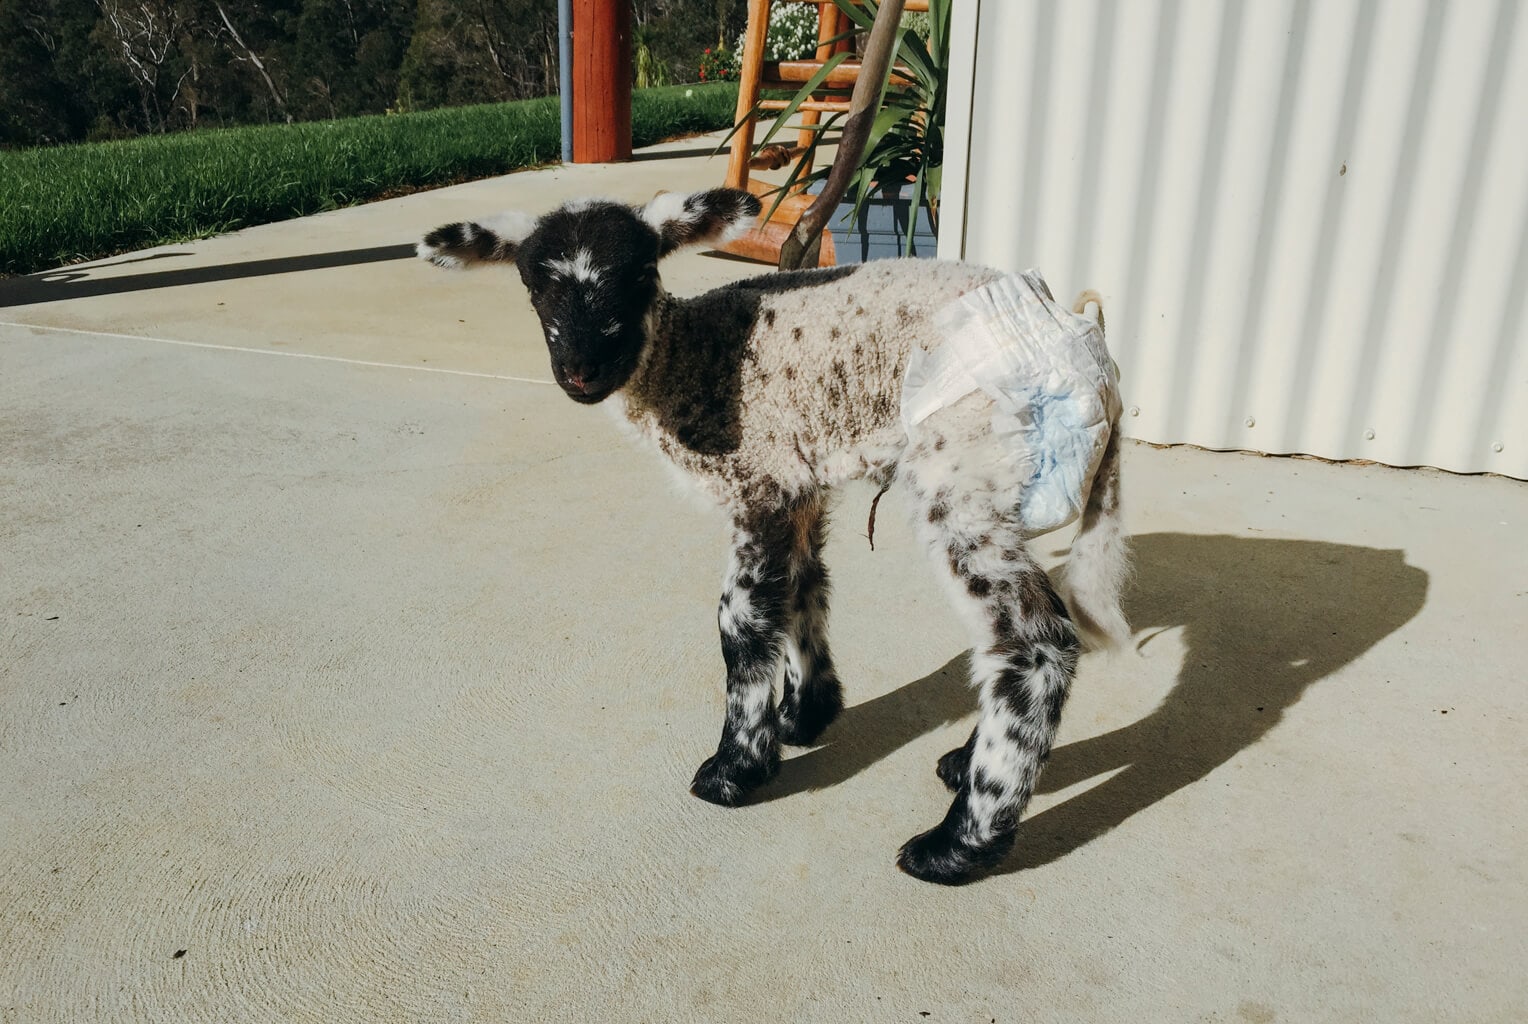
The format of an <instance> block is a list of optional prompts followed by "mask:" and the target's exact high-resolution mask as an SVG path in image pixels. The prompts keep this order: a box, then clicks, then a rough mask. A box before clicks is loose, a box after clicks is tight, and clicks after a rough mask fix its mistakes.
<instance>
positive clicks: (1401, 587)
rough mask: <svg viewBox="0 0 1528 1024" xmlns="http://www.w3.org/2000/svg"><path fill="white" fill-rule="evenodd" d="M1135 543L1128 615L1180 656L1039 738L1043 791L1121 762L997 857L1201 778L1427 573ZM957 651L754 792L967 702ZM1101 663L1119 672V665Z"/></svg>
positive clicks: (1366, 638)
mask: <svg viewBox="0 0 1528 1024" xmlns="http://www.w3.org/2000/svg"><path fill="white" fill-rule="evenodd" d="M1132 548H1133V550H1134V553H1135V560H1136V575H1135V578H1134V580H1133V582H1132V586H1131V588H1130V590H1129V592H1128V594H1127V612H1128V614H1129V617H1130V621H1131V624H1132V625H1133V626H1134V627H1135V629H1136V630H1138V631H1141V632H1142V633H1143V634H1144V636H1145V637H1146V638H1145V639H1144V640H1142V641H1141V643H1142V644H1143V645H1144V644H1147V643H1149V642H1150V639H1151V636H1152V634H1154V633H1156V632H1159V631H1160V630H1163V629H1173V628H1182V629H1184V630H1185V631H1186V640H1187V644H1188V651H1187V653H1186V654H1185V657H1184V663H1183V668H1182V670H1181V672H1180V674H1179V676H1178V681H1177V683H1176V685H1175V686H1174V687H1173V689H1172V691H1171V692H1170V693H1169V694H1168V695H1167V697H1166V698H1165V699H1164V700H1163V701H1162V702H1161V704H1160V705H1159V706H1158V707H1157V708H1156V710H1154V711H1153V712H1152V713H1151V714H1149V715H1147V716H1146V717H1144V718H1142V719H1140V720H1139V721H1136V722H1134V723H1132V724H1130V725H1128V726H1125V727H1123V728H1119V729H1115V730H1113V731H1111V732H1108V733H1105V734H1103V735H1099V736H1094V737H1091V738H1089V739H1086V740H1081V741H1076V742H1073V743H1067V744H1063V745H1061V746H1059V747H1057V748H1056V749H1055V750H1054V751H1052V754H1051V759H1050V763H1049V764H1048V765H1047V766H1046V769H1045V772H1044V773H1043V774H1042V775H1041V777H1040V785H1039V789H1038V792H1040V793H1054V792H1058V791H1060V790H1064V789H1067V788H1070V787H1071V786H1074V785H1077V784H1078V783H1081V782H1085V781H1087V780H1089V779H1093V778H1096V777H1099V776H1103V775H1107V774H1109V773H1110V772H1115V771H1118V770H1119V769H1125V770H1124V771H1122V772H1119V774H1117V775H1114V776H1113V777H1112V778H1109V779H1107V780H1106V781H1105V782H1103V783H1102V784H1100V785H1097V786H1095V787H1094V788H1092V789H1090V790H1088V791H1087V792H1084V793H1081V794H1078V795H1076V796H1073V797H1071V798H1070V799H1068V800H1066V801H1065V802H1064V803H1062V804H1059V805H1057V806H1055V807H1052V808H1050V809H1048V810H1046V811H1044V812H1042V813H1040V814H1038V815H1035V816H1034V817H1032V818H1029V819H1027V820H1026V821H1025V822H1024V824H1023V825H1022V826H1021V827H1020V832H1019V842H1018V845H1017V848H1016V849H1015V852H1014V854H1013V856H1012V857H1011V858H1010V861H1009V865H1008V869H1009V870H1014V871H1017V870H1022V869H1025V868H1033V867H1037V866H1039V865H1041V864H1047V863H1050V862H1051V861H1053V860H1056V859H1057V858H1060V857H1064V856H1066V855H1067V854H1069V853H1071V852H1073V851H1074V850H1077V849H1078V848H1080V847H1082V846H1083V845H1085V844H1086V843H1088V842H1090V841H1091V840H1093V839H1096V838H1097V837H1099V836H1101V835H1103V834H1104V833H1106V832H1108V831H1109V830H1110V829H1113V828H1115V827H1116V826H1118V825H1120V824H1121V823H1122V822H1124V821H1125V820H1127V819H1128V818H1130V817H1131V816H1132V815H1135V814H1137V813H1139V812H1140V811H1143V810H1145V809H1146V808H1148V807H1150V806H1151V805H1152V804H1154V803H1156V802H1157V801H1159V800H1161V799H1163V798H1164V797H1166V796H1168V795H1170V794H1172V793H1175V792H1177V791H1178V790H1180V789H1182V788H1183V787H1184V786H1187V785H1190V784H1192V783H1194V782H1197V781H1199V780H1200V779H1203V778H1204V777H1206V776H1207V775H1209V774H1210V772H1212V771H1214V770H1215V769H1216V768H1218V767H1219V766H1220V765H1222V764H1224V763H1225V762H1227V761H1229V760H1230V759H1231V758H1232V757H1234V756H1235V755H1236V754H1238V753H1239V752H1241V751H1243V750H1245V749H1247V748H1248V747H1250V746H1252V745H1253V744H1254V743H1256V742H1257V741H1258V740H1260V739H1261V738H1262V737H1263V736H1264V735H1265V734H1266V733H1267V732H1268V730H1270V729H1272V728H1273V727H1274V726H1276V725H1277V724H1278V723H1279V722H1280V721H1281V720H1282V719H1283V717H1284V712H1285V711H1286V710H1287V709H1289V708H1290V707H1292V706H1293V705H1294V704H1295V702H1296V701H1298V700H1299V699H1300V698H1301V696H1302V695H1303V694H1304V693H1305V690H1306V688H1307V687H1309V686H1311V685H1312V684H1315V683H1317V682H1319V681H1320V680H1321V679H1322V678H1324V677H1326V676H1328V675H1330V674H1331V673H1333V672H1335V671H1336V670H1338V669H1339V668H1341V667H1342V666H1344V665H1347V664H1349V663H1351V662H1352V661H1354V660H1355V659H1357V658H1358V657H1360V656H1361V655H1362V654H1363V653H1364V652H1365V651H1367V650H1369V649H1370V648H1372V647H1373V646H1374V645H1375V644H1376V643H1378V642H1379V641H1380V640H1383V639H1384V638H1385V637H1386V636H1388V635H1390V634H1391V633H1393V632H1395V631H1396V630H1397V629H1400V628H1401V627H1402V626H1403V625H1405V623H1406V622H1407V621H1409V620H1410V619H1411V618H1412V617H1413V616H1415V615H1416V614H1417V613H1418V612H1419V611H1420V610H1421V608H1422V605H1423V602H1424V600H1425V598H1426V595H1427V573H1425V572H1423V571H1422V570H1421V569H1418V568H1416V567H1415V566H1411V565H1407V564H1406V560H1405V557H1404V553H1403V552H1400V551H1380V550H1375V549H1372V548H1365V547H1359V546H1355V545H1348V544H1328V543H1321V542H1316V541H1299V540H1276V539H1261V538H1248V537H1231V536H1225V535H1194V534H1181V533H1151V534H1146V535H1144V536H1138V537H1135V538H1133V539H1132ZM967 664H968V654H962V655H960V656H959V657H957V658H955V659H954V660H952V661H950V662H948V663H947V664H945V665H944V666H943V667H941V668H940V669H938V670H937V671H935V672H933V673H930V674H929V675H927V676H924V677H923V678H922V679H919V680H917V681H916V682H911V683H908V684H906V685H905V686H901V687H899V688H897V689H895V690H892V691H890V692H888V693H885V694H883V695H881V696H879V697H875V698H873V699H871V700H868V701H865V702H864V703H862V704H859V705H856V706H854V707H851V708H847V709H845V711H844V713H843V715H842V717H841V718H840V719H839V721H838V722H836V723H834V725H833V726H832V728H831V729H830V730H829V731H828V733H827V735H826V736H825V737H824V739H825V744H824V745H823V746H821V747H818V748H816V749H814V750H811V751H809V752H807V753H805V754H802V755H801V756H799V757H796V758H793V759H791V760H790V761H788V762H787V764H786V766H785V768H784V770H783V771H782V772H781V775H780V776H779V777H778V778H777V779H776V780H775V781H774V782H773V783H772V784H771V785H770V786H769V787H768V789H766V790H765V791H764V792H762V793H761V794H759V799H760V800H761V801H768V800H778V799H782V798H785V797H788V796H793V795H795V794H799V793H803V792H807V791H809V790H815V789H823V788H827V787H830V786H835V785H839V784H841V783H843V782H846V781H848V780H849V779H852V778H854V777H855V776H856V775H858V774H860V773H861V772H863V771H864V770H865V769H866V768H868V767H869V766H870V765H872V764H874V763H875V762H877V761H879V760H881V759H883V758H885V757H887V756H889V755H891V754H892V753H894V752H895V751H897V750H900V749H901V748H902V747H904V746H906V745H907V744H908V743H910V742H911V741H912V740H914V739H916V738H917V737H919V736H921V735H923V734H925V733H929V732H933V731H935V730H937V729H939V728H940V727H941V726H945V725H948V724H950V723H952V722H955V721H958V720H959V719H961V718H963V717H965V716H966V715H967V714H969V713H970V712H971V710H972V707H973V704H974V696H973V694H972V691H971V689H970V687H969V686H968V685H967ZM1111 669H1112V671H1113V672H1114V673H1121V674H1122V673H1128V672H1129V670H1130V664H1129V663H1128V662H1127V661H1125V660H1123V659H1121V660H1119V661H1116V662H1114V663H1113V664H1112V665H1111ZM930 770H931V771H932V766H930Z"/></svg>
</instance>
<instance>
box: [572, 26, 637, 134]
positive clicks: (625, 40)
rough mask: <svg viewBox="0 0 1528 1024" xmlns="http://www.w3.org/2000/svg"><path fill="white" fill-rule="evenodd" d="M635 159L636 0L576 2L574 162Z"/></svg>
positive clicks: (574, 39)
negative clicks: (633, 43) (633, 7)
mask: <svg viewBox="0 0 1528 1024" xmlns="http://www.w3.org/2000/svg"><path fill="white" fill-rule="evenodd" d="M630 159H631V0H573V162H574V163H576V164H601V163H608V162H610V161H613V160H630Z"/></svg>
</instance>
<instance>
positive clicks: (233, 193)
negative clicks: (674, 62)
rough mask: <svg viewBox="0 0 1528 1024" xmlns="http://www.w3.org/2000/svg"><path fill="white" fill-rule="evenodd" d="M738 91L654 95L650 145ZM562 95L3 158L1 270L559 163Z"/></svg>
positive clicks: (695, 127)
mask: <svg viewBox="0 0 1528 1024" xmlns="http://www.w3.org/2000/svg"><path fill="white" fill-rule="evenodd" d="M736 103H737V87H736V86H735V85H729V84H717V85H705V86H671V87H667V88H660V89H640V90H638V91H637V92H636V94H635V95H634V96H633V98H632V138H633V141H634V143H635V144H636V145H638V146H645V145H650V144H652V143H654V142H657V141H659V140H661V139H664V138H670V137H673V136H676V135H684V134H688V133H691V132H707V131H714V130H716V129H718V128H724V127H727V126H729V125H731V123H732V117H733V113H734V109H735V106H736ZM561 148H562V142H561V129H560V122H559V117H558V107H557V100H556V98H555V97H554V98H550V99H542V100H525V101H521V102H518V103H496V104H490V105H485V106H477V107H459V108H456V109H452V110H432V111H426V112H423V113H417V114H399V115H394V116H388V117H380V116H379V117H357V118H351V119H348V120H343V121H320V122H313V123H309V124H296V125H260V126H255V127H248V128H226V129H219V130H214V131H197V132H183V133H180V134H176V135H165V136H153V137H147V138H140V139H131V140H128V141H125V142H103V143H89V144H84V145H75V146H60V147H54V148H45V149H29V150H20V151H16V152H0V273H6V274H26V273H31V272H33V271H36V270H43V269H47V268H51V267H56V266H60V265H62V264H65V263H71V262H76V261H79V260H81V259H97V258H100V257H102V256H109V255H111V254H113V253H120V252H128V251H131V250H134V249H142V248H146V247H148V246H152V245H163V244H167V243H171V242H181V241H185V240H187V239H191V238H203V237H206V236H207V235H213V234H217V233H219V232H223V231H232V230H235V229H237V228H242V227H248V226H250V225H252V224H266V223H269V222H271V221H277V220H285V219H287V218H289V217H301V216H304V215H306V214H310V213H317V212H319V211H322V210H332V209H335V208H337V207H341V206H350V205H353V204H355V203H362V202H365V201H367V200H369V199H375V198H377V197H379V196H384V195H395V194H398V193H400V192H406V191H411V190H415V189H421V188H429V187H432V186H437V185H446V184H450V183H453V182H458V181H467V180H470V179H473V178H482V177H488V176H490V175H495V174H504V173H506V172H508V171H513V170H516V169H517V168H522V167H532V166H535V165H537V164H543V163H548V162H551V161H555V160H557V159H558V158H559V155H560V152H561Z"/></svg>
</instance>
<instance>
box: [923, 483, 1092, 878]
mask: <svg viewBox="0 0 1528 1024" xmlns="http://www.w3.org/2000/svg"><path fill="white" fill-rule="evenodd" d="M963 511H965V512H966V513H967V514H966V515H964V516H962V517H960V518H962V519H963V520H964V522H963V524H962V526H961V527H960V528H955V527H954V524H953V523H952V522H949V521H947V517H948V519H951V520H952V519H954V518H955V517H953V516H949V510H948V508H947V506H945V505H944V504H943V503H941V502H939V501H932V502H930V503H929V504H928V507H927V509H926V511H925V516H926V518H927V519H928V520H929V522H928V526H929V529H928V530H927V534H928V535H929V537H930V540H931V541H932V542H933V544H932V546H933V547H934V549H935V551H936V552H937V553H938V555H939V556H940V561H941V562H942V563H943V564H944V566H945V568H946V569H947V570H948V571H949V572H950V574H951V575H952V577H953V580H954V583H955V584H956V588H955V589H956V593H957V595H958V596H957V598H956V602H957V604H958V605H959V607H960V611H961V612H962V613H963V615H964V617H965V618H967V620H968V621H969V622H970V624H971V627H972V633H973V639H974V641H975V648H974V650H973V651H972V655H971V681H972V683H973V685H975V686H977V687H979V689H980V706H981V715H980V718H979V719H978V720H977V724H976V729H975V731H974V732H973V733H972V735H971V739H970V740H969V741H968V742H967V744H966V746H964V747H961V748H957V749H956V750H954V751H951V752H950V753H949V754H946V755H945V757H944V758H941V761H940V777H941V778H944V779H945V780H946V782H956V783H957V784H958V788H957V789H956V794H955V800H954V802H953V803H952V804H951V805H950V809H949V813H947V814H946V815H945V818H944V821H942V822H941V823H940V824H939V825H938V826H936V827H935V828H933V829H930V830H929V831H927V832H925V833H923V834H922V835H919V836H916V837H914V838H913V839H911V840H909V841H908V842H907V844H906V845H905V846H903V847H902V851H901V853H900V854H899V856H898V858H897V862H898V864H900V865H901V867H902V869H903V870H905V871H907V872H908V873H909V874H911V875H914V876H916V877H918V878H922V879H924V880H926V881H930V882H940V883H944V884H955V883H959V882H964V881H968V880H970V879H971V878H972V877H974V876H975V875H976V874H978V873H979V872H981V871H982V870H983V869H986V868H990V867H992V866H994V865H996V864H997V863H998V862H999V861H1000V860H1002V858H1003V856H1004V855H1005V854H1006V853H1007V852H1008V851H1009V849H1011V848H1012V846H1013V842H1014V837H1015V834H1016V833H1017V831H1018V825H1019V816H1020V815H1021V814H1022V813H1023V811H1024V807H1025V805H1026V804H1027V803H1028V802H1029V798H1030V795H1031V794H1032V793H1033V792H1034V787H1035V781H1036V780H1037V779H1038V778H1039V775H1040V769H1041V767H1042V766H1043V765H1044V763H1045V760H1046V758H1047V757H1049V756H1050V748H1051V741H1052V739H1053V737H1054V736H1055V732H1056V724H1057V723H1058V722H1059V721H1060V718H1061V707H1062V704H1063V703H1064V702H1065V700H1066V695H1067V691H1068V689H1069V688H1070V685H1071V679H1072V675H1073V673H1074V671H1075V670H1076V666H1077V652H1078V643H1077V636H1076V632H1075V631H1074V630H1073V628H1072V623H1071V620H1070V619H1069V618H1068V617H1067V613H1066V606H1065V605H1063V604H1062V603H1061V599H1060V598H1059V597H1058V596H1057V595H1056V592H1055V590H1054V589H1053V588H1052V586H1051V583H1050V580H1049V579H1048V578H1047V577H1046V575H1045V572H1044V570H1043V569H1041V568H1040V567H1039V566H1038V565H1037V564H1035V562H1034V560H1033V559H1032V558H1031V557H1030V556H1029V553H1028V551H1027V550H1026V549H1025V547H1024V544H1023V541H1022V540H1021V538H1020V536H1019V534H1018V532H1017V531H1016V530H1015V529H1014V525H1013V523H1012V517H1011V515H1008V514H1006V513H996V514H994V515H993V516H991V517H990V518H986V520H985V522H983V519H984V518H985V517H982V516H980V515H976V516H972V515H971V514H970V513H971V512H972V511H973V510H971V509H966V510H963Z"/></svg>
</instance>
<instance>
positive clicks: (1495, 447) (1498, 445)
mask: <svg viewBox="0 0 1528 1024" xmlns="http://www.w3.org/2000/svg"><path fill="white" fill-rule="evenodd" d="M1491 450H1492V451H1493V452H1499V451H1501V442H1500V441H1497V442H1496V443H1495V444H1493V445H1492V446H1491Z"/></svg>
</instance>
